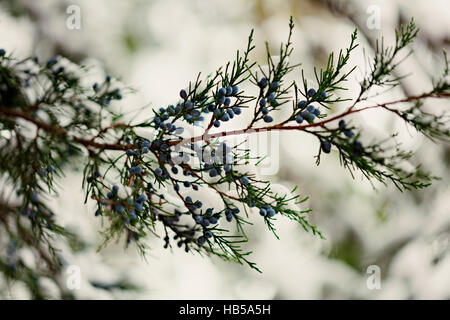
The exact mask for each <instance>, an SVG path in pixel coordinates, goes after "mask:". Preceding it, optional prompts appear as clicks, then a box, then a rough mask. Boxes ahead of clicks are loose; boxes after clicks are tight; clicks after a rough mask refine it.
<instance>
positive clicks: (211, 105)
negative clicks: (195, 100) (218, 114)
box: [208, 103, 216, 112]
mask: <svg viewBox="0 0 450 320" xmlns="http://www.w3.org/2000/svg"><path fill="white" fill-rule="evenodd" d="M215 109H216V106H215V105H214V103H210V104H209V105H208V111H211V112H213V111H214V110H215Z"/></svg>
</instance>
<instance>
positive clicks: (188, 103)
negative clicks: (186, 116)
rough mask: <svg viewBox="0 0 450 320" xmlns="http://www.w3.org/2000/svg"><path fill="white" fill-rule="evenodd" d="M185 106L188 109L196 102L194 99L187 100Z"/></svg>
mask: <svg viewBox="0 0 450 320" xmlns="http://www.w3.org/2000/svg"><path fill="white" fill-rule="evenodd" d="M184 106H185V107H186V109H188V110H189V109H192V108H193V107H194V103H193V102H192V101H186V102H185V103H184Z"/></svg>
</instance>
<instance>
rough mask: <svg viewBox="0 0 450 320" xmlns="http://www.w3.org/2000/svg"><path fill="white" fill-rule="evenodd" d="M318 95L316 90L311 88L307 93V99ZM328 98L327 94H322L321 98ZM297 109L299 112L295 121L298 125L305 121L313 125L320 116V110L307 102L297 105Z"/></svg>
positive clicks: (302, 101)
mask: <svg viewBox="0 0 450 320" xmlns="http://www.w3.org/2000/svg"><path fill="white" fill-rule="evenodd" d="M315 95H316V90H315V89H313V88H311V89H309V90H308V91H307V93H306V96H307V98H313V97H314V96H315ZM326 96H327V93H326V92H325V91H323V92H322V93H321V97H323V99H325V98H326ZM297 109H298V112H297V113H296V115H295V121H296V122H297V123H298V124H301V123H303V121H306V122H308V123H313V122H314V119H315V118H316V117H318V116H319V115H320V110H319V109H318V108H316V107H314V106H313V105H311V104H308V102H307V101H306V100H301V101H299V102H298V103H297Z"/></svg>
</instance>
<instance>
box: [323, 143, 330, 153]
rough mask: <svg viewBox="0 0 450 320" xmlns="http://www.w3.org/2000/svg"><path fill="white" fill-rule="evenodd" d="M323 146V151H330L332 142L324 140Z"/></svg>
mask: <svg viewBox="0 0 450 320" xmlns="http://www.w3.org/2000/svg"><path fill="white" fill-rule="evenodd" d="M321 147H322V151H323V152H325V153H330V151H331V143H329V142H328V141H325V140H324V141H322V143H321Z"/></svg>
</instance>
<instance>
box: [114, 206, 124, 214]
mask: <svg viewBox="0 0 450 320" xmlns="http://www.w3.org/2000/svg"><path fill="white" fill-rule="evenodd" d="M116 211H117V212H118V213H124V212H125V208H124V206H122V205H118V206H116Z"/></svg>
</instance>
